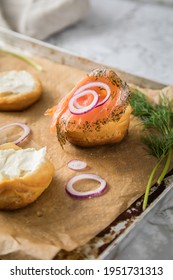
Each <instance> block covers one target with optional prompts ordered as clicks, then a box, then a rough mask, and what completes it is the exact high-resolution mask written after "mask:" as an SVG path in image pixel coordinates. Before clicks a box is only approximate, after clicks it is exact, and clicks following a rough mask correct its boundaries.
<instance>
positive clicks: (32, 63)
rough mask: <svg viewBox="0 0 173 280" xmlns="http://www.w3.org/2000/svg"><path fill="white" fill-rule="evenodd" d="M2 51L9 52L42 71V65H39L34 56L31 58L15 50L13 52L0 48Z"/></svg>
mask: <svg viewBox="0 0 173 280" xmlns="http://www.w3.org/2000/svg"><path fill="white" fill-rule="evenodd" d="M0 52H1V53H5V54H9V55H12V56H14V57H17V58H19V59H21V60H23V61H25V62H26V63H28V64H30V65H32V66H33V67H34V68H35V69H37V70H38V71H42V67H41V65H39V64H38V63H37V62H35V61H34V60H33V59H32V58H29V57H27V56H25V55H23V54H18V53H15V52H11V51H6V50H4V49H0Z"/></svg>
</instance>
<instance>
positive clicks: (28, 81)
mask: <svg viewBox="0 0 173 280" xmlns="http://www.w3.org/2000/svg"><path fill="white" fill-rule="evenodd" d="M41 94H42V86H41V83H40V81H39V79H38V78H37V77H35V76H33V75H32V74H31V73H29V72H28V71H24V70H22V71H7V72H2V73H0V111H21V110H24V109H26V108H28V107H29V106H31V105H32V104H33V103H35V102H36V101H37V100H38V99H39V98H40V96H41Z"/></svg>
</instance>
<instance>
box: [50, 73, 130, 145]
mask: <svg viewBox="0 0 173 280" xmlns="http://www.w3.org/2000/svg"><path fill="white" fill-rule="evenodd" d="M129 98H130V92H129V88H128V86H127V84H126V83H125V82H123V81H122V80H121V79H120V78H119V77H118V76H117V74H116V73H115V72H114V71H113V70H111V69H96V70H94V71H92V72H91V73H90V74H89V75H87V76H86V77H84V78H83V79H82V80H81V81H80V82H79V83H78V84H77V85H76V86H75V87H74V88H73V89H72V91H71V92H70V93H69V94H67V95H66V96H65V97H64V98H63V99H62V100H61V101H60V103H59V104H58V105H57V106H54V107H53V108H51V109H49V110H47V112H46V114H47V115H52V123H51V130H56V131H57V137H58V140H59V142H60V144H61V145H62V146H63V145H64V144H65V143H66V140H68V141H69V142H70V143H72V144H75V145H78V146H83V147H92V146H97V145H105V144H111V143H118V142H120V141H122V139H123V138H124V137H125V135H126V134H127V131H128V127H129V121H130V114H131V112H132V108H131V106H130V104H129Z"/></svg>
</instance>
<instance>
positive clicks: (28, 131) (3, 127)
mask: <svg viewBox="0 0 173 280" xmlns="http://www.w3.org/2000/svg"><path fill="white" fill-rule="evenodd" d="M11 126H19V127H21V128H22V129H23V130H24V132H23V134H22V135H21V136H20V137H19V138H18V139H17V140H15V141H14V142H13V143H14V144H16V145H17V144H19V143H20V142H21V141H23V140H24V139H25V138H26V137H27V136H28V134H29V133H30V128H29V126H27V125H26V124H23V123H19V122H15V123H9V124H6V125H3V126H1V127H0V131H2V130H3V129H6V128H8V127H11Z"/></svg>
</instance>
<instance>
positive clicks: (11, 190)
mask: <svg viewBox="0 0 173 280" xmlns="http://www.w3.org/2000/svg"><path fill="white" fill-rule="evenodd" d="M0 159H1V160H0V209H3V210H14V209H18V208H22V207H24V206H26V205H28V204H30V203H32V202H33V201H35V200H36V199H37V198H38V197H39V196H40V195H41V194H42V193H43V191H44V190H45V189H46V188H47V187H48V186H49V184H50V183H51V181H52V177H53V175H54V167H53V165H52V163H51V162H50V160H49V159H48V158H47V157H46V149H45V148H42V149H40V150H35V149H33V148H28V149H21V148H19V147H18V146H16V145H15V144H13V143H7V144H3V145H0Z"/></svg>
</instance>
